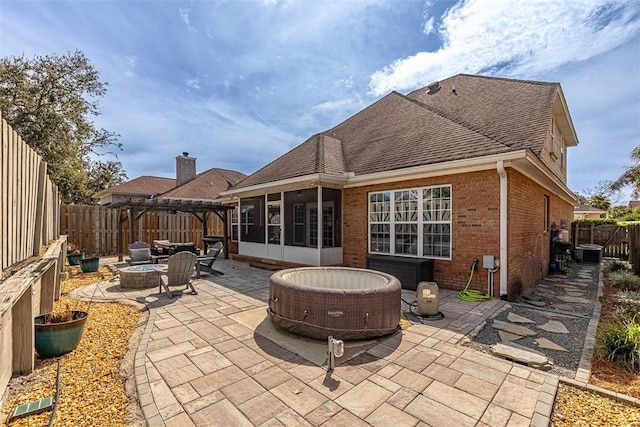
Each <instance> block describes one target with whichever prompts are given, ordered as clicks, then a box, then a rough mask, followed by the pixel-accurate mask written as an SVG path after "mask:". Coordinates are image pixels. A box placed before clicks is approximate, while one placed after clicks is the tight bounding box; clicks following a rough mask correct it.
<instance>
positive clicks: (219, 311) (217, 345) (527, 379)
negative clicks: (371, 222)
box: [79, 260, 558, 427]
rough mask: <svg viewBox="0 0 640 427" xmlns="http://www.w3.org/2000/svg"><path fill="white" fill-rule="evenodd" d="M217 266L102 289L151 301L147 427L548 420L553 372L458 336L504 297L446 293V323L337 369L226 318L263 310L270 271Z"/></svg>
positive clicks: (143, 355)
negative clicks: (171, 279)
mask: <svg viewBox="0 0 640 427" xmlns="http://www.w3.org/2000/svg"><path fill="white" fill-rule="evenodd" d="M217 268H218V269H220V270H221V271H223V272H224V273H225V275H224V276H207V277H206V279H203V280H199V281H197V283H196V288H197V289H198V291H199V294H198V295H190V294H186V293H185V294H183V295H179V292H176V293H177V294H178V295H177V298H175V299H174V300H169V299H167V298H166V297H164V296H162V295H159V294H158V293H157V288H156V289H148V290H142V291H136V292H129V291H127V292H122V291H121V290H119V288H118V286H117V281H116V282H114V281H111V282H109V283H108V284H106V285H102V286H98V292H96V297H95V298H94V300H113V299H122V298H133V299H136V300H137V301H144V302H145V303H146V304H147V306H148V307H149V311H148V323H147V325H146V326H145V327H144V332H143V334H142V339H141V342H140V345H139V349H138V351H137V352H136V356H135V378H136V383H137V389H138V397H139V399H140V403H141V405H142V408H143V413H144V415H145V417H146V419H147V421H148V423H149V425H152V426H155V425H158V426H174V425H179V426H181V427H188V426H211V425H229V426H236V425H240V426H241V425H247V426H258V425H263V426H283V425H284V426H290V425H296V426H298V425H314V426H317V425H321V424H324V423H326V425H328V426H331V425H349V426H358V425H363V426H365V425H381V426H388V425H392V426H394V427H396V426H398V427H400V426H404V425H408V426H416V425H419V426H427V425H428V426H438V425H441V426H450V425H456V426H464V425H470V426H471V425H478V426H482V425H488V426H500V425H509V426H511V425H530V424H531V425H546V424H548V421H549V416H550V413H551V408H552V404H553V399H554V397H555V392H556V389H557V384H558V377H557V376H554V375H550V374H548V373H545V372H540V371H536V370H534V369H531V368H529V367H525V366H521V365H518V364H515V363H513V362H509V361H505V360H502V359H496V358H494V357H491V356H490V355H487V354H485V353H479V352H477V351H475V350H473V349H470V348H468V347H464V346H461V345H460V344H459V341H460V339H461V338H462V337H464V334H466V333H468V332H469V331H471V330H473V329H475V328H477V327H478V326H479V325H481V324H482V322H484V321H486V319H487V318H488V317H489V316H490V315H492V314H493V313H496V312H497V310H499V309H500V308H501V307H503V305H504V302H503V301H500V300H497V299H494V300H492V301H488V302H486V303H469V302H466V301H461V300H458V299H457V298H456V293H455V292H451V291H446V290H441V311H443V312H444V313H445V319H443V320H439V321H424V322H423V324H413V325H412V326H411V327H410V328H408V329H407V330H404V331H401V332H398V333H396V334H394V335H392V336H390V337H387V338H385V339H381V340H380V341H379V343H378V344H377V345H375V346H373V347H370V348H369V349H368V350H367V351H366V352H365V353H363V354H361V355H359V356H356V357H355V358H353V359H351V360H349V361H346V362H344V363H343V362H339V364H338V366H337V367H336V368H335V370H334V371H333V372H332V373H331V374H329V373H327V371H326V370H325V369H324V368H322V367H319V366H316V365H314V364H312V363H310V362H308V361H307V360H305V359H303V358H302V357H300V356H297V355H295V354H293V353H291V352H290V351H289V350H286V349H284V348H283V347H281V346H279V345H278V344H276V343H275V342H272V341H270V340H269V339H267V338H265V337H262V336H260V335H258V334H257V333H255V332H254V331H253V330H251V329H249V328H247V327H246V326H244V325H241V324H239V323H238V322H236V321H235V320H233V319H232V318H230V317H228V316H229V315H231V314H235V313H238V312H240V311H244V310H253V309H256V308H259V307H266V306H267V298H268V277H269V276H270V274H271V273H270V272H268V271H263V270H258V269H254V268H251V267H248V266H246V265H245V264H241V263H236V262H233V261H230V260H220V263H219V264H217ZM92 292H93V289H91V287H89V288H87V289H83V290H81V292H79V294H80V295H82V296H85V297H90V296H91V293H92ZM403 298H405V299H411V300H413V299H414V298H415V294H414V293H413V292H409V291H403ZM545 423H546V424H545Z"/></svg>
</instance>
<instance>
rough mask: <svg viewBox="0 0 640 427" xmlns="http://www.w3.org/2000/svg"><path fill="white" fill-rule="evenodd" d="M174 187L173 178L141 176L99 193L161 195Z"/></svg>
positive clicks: (174, 181)
mask: <svg viewBox="0 0 640 427" xmlns="http://www.w3.org/2000/svg"><path fill="white" fill-rule="evenodd" d="M175 186H176V180H175V178H161V177H158V176H148V175H143V176H139V177H138V178H135V179H132V180H131V181H127V182H123V183H122V184H118V185H115V186H113V187H111V188H107V189H106V190H103V191H101V192H100V193H112V194H119V195H150V194H161V193H164V192H165V191H169V190H171V189H172V188H174V187H175Z"/></svg>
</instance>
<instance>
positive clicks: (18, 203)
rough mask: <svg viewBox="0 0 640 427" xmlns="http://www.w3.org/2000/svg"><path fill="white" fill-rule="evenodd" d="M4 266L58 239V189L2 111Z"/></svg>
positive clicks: (0, 255) (0, 233) (0, 248)
mask: <svg viewBox="0 0 640 427" xmlns="http://www.w3.org/2000/svg"><path fill="white" fill-rule="evenodd" d="M0 128H1V129H0V181H1V182H0V269H1V270H2V271H3V272H4V270H6V269H7V268H8V267H10V266H12V265H14V264H16V263H18V262H21V261H24V260H26V259H28V258H29V257H32V256H35V255H38V254H39V253H40V249H41V247H42V246H43V245H45V244H47V243H48V242H51V241H52V240H54V239H57V238H58V236H59V230H60V228H59V227H58V225H57V222H58V220H59V206H60V204H59V201H60V198H59V196H58V189H57V188H56V186H55V185H53V183H52V182H51V180H50V179H49V177H48V176H47V175H46V163H44V162H43V161H42V158H41V157H40V156H39V155H38V154H37V153H36V152H35V150H33V149H32V148H31V147H29V145H27V143H26V142H25V141H23V140H22V138H21V137H20V136H19V135H18V134H17V133H16V132H15V131H14V130H13V129H12V128H11V126H9V124H8V123H7V122H6V120H4V119H2V113H1V112H0Z"/></svg>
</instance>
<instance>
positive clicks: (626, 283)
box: [610, 270, 640, 291]
mask: <svg viewBox="0 0 640 427" xmlns="http://www.w3.org/2000/svg"><path fill="white" fill-rule="evenodd" d="M610 277H611V284H612V285H613V286H615V287H618V288H620V289H622V290H630V291H637V290H640V277H638V276H636V275H635V274H633V273H632V272H630V271H626V270H622V271H616V272H613V273H611V276H610Z"/></svg>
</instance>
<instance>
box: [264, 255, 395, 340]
mask: <svg viewBox="0 0 640 427" xmlns="http://www.w3.org/2000/svg"><path fill="white" fill-rule="evenodd" d="M401 291H402V287H401V285H400V281H399V280H398V279H397V278H395V277H394V276H391V275H389V274H386V273H382V272H379V271H373V270H365V269H360V268H347V267H303V268H292V269H288V270H282V271H279V272H277V273H274V274H273V275H272V276H271V279H270V280H269V317H270V318H271V321H272V322H273V324H274V325H275V326H277V327H278V328H281V329H284V330H286V331H288V332H291V333H294V334H297V335H303V336H306V337H310V338H318V339H326V338H327V337H329V336H333V337H334V338H337V339H342V340H362V339H369V338H373V337H378V336H381V335H387V334H390V333H392V332H394V331H396V330H397V329H398V325H399V323H400V297H401Z"/></svg>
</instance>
